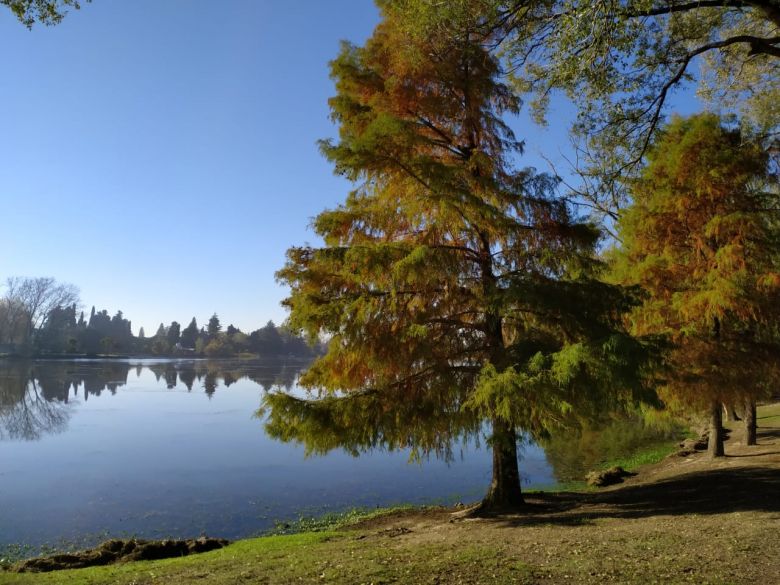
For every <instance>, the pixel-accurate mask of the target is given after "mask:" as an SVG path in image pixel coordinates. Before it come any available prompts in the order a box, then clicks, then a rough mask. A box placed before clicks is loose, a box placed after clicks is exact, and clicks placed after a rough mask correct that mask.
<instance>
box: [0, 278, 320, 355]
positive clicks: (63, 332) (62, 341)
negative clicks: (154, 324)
mask: <svg viewBox="0 0 780 585" xmlns="http://www.w3.org/2000/svg"><path fill="white" fill-rule="evenodd" d="M79 302H80V299H79V291H78V289H77V288H76V287H75V286H73V285H70V284H64V283H58V282H57V281H56V280H54V279H53V278H21V277H14V278H9V279H8V280H7V282H6V286H5V291H4V294H3V296H2V297H0V354H14V355H52V354H72V355H80V354H81V355H116V354H124V355H155V356H181V355H188V356H193V355H195V356H207V357H234V356H240V355H252V356H257V355H259V356H296V357H307V358H308V357H314V356H315V355H316V354H317V353H318V351H319V349H320V348H319V347H317V346H315V347H312V346H311V345H309V344H308V343H307V342H306V341H305V340H304V339H302V338H301V337H299V336H297V335H295V334H293V333H292V332H290V331H288V330H287V329H285V328H284V327H277V326H276V325H275V324H274V323H273V321H268V323H266V325H265V326H263V327H261V328H259V329H257V330H255V331H252V332H250V333H244V332H243V331H241V330H240V329H239V328H238V327H235V326H234V325H232V324H231V325H228V326H227V328H224V330H223V327H222V323H221V322H220V320H219V317H218V316H217V314H216V313H215V314H213V315H212V316H211V317H210V318H209V320H208V322H207V324H206V325H205V326H204V327H199V326H198V322H197V320H196V318H195V317H193V318H192V320H191V321H190V322H189V324H188V325H187V326H186V327H184V328H182V326H181V325H180V324H179V323H178V322H177V321H172V322H171V324H170V325H168V326H166V325H165V324H164V323H160V326H159V327H158V328H157V331H156V333H155V334H154V335H153V336H151V337H147V335H146V333H145V331H144V329H143V327H141V328H140V329H139V331H138V336H135V335H133V332H132V324H131V322H130V321H129V320H128V319H126V318H125V316H124V314H123V313H122V311H117V312H116V314H114V315H113V316H112V315H110V314H109V312H108V311H106V310H101V311H97V310H96V309H95V307H94V306H93V307H92V310H91V311H90V313H89V316H86V315H85V314H84V312H83V311H79V310H78V306H79Z"/></svg>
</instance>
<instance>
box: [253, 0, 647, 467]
mask: <svg viewBox="0 0 780 585" xmlns="http://www.w3.org/2000/svg"><path fill="white" fill-rule="evenodd" d="M382 6H383V8H384V20H383V21H382V23H381V24H380V25H379V26H378V27H377V29H376V30H375V31H374V34H373V36H372V37H371V38H370V39H369V40H368V42H367V43H366V45H365V46H364V47H355V46H351V45H345V46H344V47H343V48H342V51H341V53H340V55H339V56H338V57H337V58H336V60H334V61H333V63H332V64H331V71H332V76H333V78H334V80H335V82H336V88H337V95H336V96H335V97H334V98H332V99H331V100H330V106H331V112H332V117H333V119H334V120H335V121H336V122H337V123H338V124H339V139H338V141H326V142H323V143H322V145H321V146H322V151H323V153H324V155H325V156H326V157H327V158H328V159H329V160H330V161H331V162H332V163H333V165H334V167H335V170H336V172H337V173H339V174H342V175H344V176H345V177H347V178H348V179H350V180H352V181H353V182H354V183H355V190H354V191H353V192H352V193H350V195H349V196H348V197H347V199H346V201H345V202H344V204H342V205H339V206H338V207H336V208H335V209H331V210H327V211H324V212H323V213H321V214H320V215H319V216H317V217H316V218H315V220H314V222H313V226H314V229H315V231H316V232H317V234H318V235H319V236H320V237H321V238H322V240H323V241H324V246H323V247H319V248H315V247H296V248H292V249H291V250H289V252H288V261H287V264H286V265H285V267H284V268H283V269H282V270H280V271H279V273H278V278H279V280H280V281H281V282H282V283H283V284H285V285H288V286H289V287H290V289H291V293H290V296H289V298H288V299H287V300H286V301H285V305H286V306H287V307H289V308H290V310H291V313H290V319H289V326H290V327H291V328H292V329H293V330H295V331H302V332H304V333H305V334H307V335H308V336H309V338H310V339H320V338H323V337H324V338H327V339H328V345H327V353H326V355H324V356H323V357H321V358H320V359H318V360H317V361H316V362H315V363H314V364H313V365H312V366H311V367H310V368H309V369H308V371H307V372H306V373H305V374H304V375H303V376H302V378H301V383H302V384H303V385H304V386H306V387H308V388H309V389H311V390H312V391H313V392H316V393H317V396H316V397H309V398H314V399H311V400H309V399H302V398H300V397H292V396H286V395H281V394H273V393H272V394H270V395H269V396H268V397H267V398H266V401H265V408H266V410H267V411H268V430H269V433H270V434H271V435H272V436H275V437H277V438H280V439H282V440H292V441H301V442H303V443H305V444H306V446H307V448H308V450H309V451H310V452H314V453H320V452H324V451H327V450H329V449H333V448H337V447H343V448H345V449H346V450H347V451H349V452H350V453H353V454H357V453H359V452H361V451H363V450H366V449H371V448H386V449H396V448H411V449H412V453H413V458H416V457H419V456H422V455H425V454H428V453H435V454H437V455H443V456H445V457H446V456H447V455H448V454H449V453H450V452H451V444H452V442H453V441H456V440H457V439H458V438H459V437H462V436H464V435H470V434H477V433H479V432H480V430H481V429H482V425H483V423H484V421H485V420H490V421H492V422H493V423H494V428H495V425H496V423H498V424H499V425H500V426H502V428H509V429H514V428H522V429H524V430H526V431H529V432H532V433H544V432H547V431H548V430H550V429H552V428H554V427H556V426H560V425H564V424H568V423H572V422H573V421H574V420H576V417H577V416H587V415H588V414H589V413H590V412H592V411H594V410H597V409H598V408H600V406H599V405H600V404H605V403H609V404H614V403H615V402H618V403H632V402H633V401H635V400H637V399H639V398H640V397H642V396H643V395H644V388H643V385H642V381H641V378H640V375H639V374H640V364H642V363H643V362H644V361H645V360H646V358H647V354H648V348H647V347H646V346H645V345H644V344H643V343H640V342H639V341H637V340H635V339H631V338H630V337H628V336H627V335H626V334H625V332H623V331H622V321H621V315H622V313H623V312H624V311H625V310H626V309H628V308H629V307H631V306H633V304H634V303H635V302H636V300H635V292H634V291H633V290H629V289H624V288H622V287H618V286H614V285H608V284H604V283H602V282H599V281H598V275H599V271H600V270H601V268H602V266H601V263H600V262H599V260H598V259H597V257H596V254H595V251H594V250H595V246H596V243H597V241H598V237H599V233H598V231H597V230H596V229H595V227H594V226H593V225H590V224H588V223H586V222H582V221H579V220H578V219H577V218H576V217H574V216H573V215H572V213H571V210H570V208H569V207H568V206H567V205H566V203H565V202H564V201H562V200H560V199H558V198H557V197H556V196H555V189H554V188H555V185H556V182H555V179H554V178H552V177H548V176H545V175H539V174H536V173H535V172H534V171H533V170H531V169H522V170H518V169H516V168H514V167H513V164H512V162H513V160H514V157H515V156H516V154H517V153H518V151H520V150H521V146H522V145H521V143H520V142H519V141H518V140H517V139H516V138H515V136H514V135H513V133H512V131H511V129H510V128H509V127H508V126H507V125H506V123H505V120H504V117H505V116H507V115H511V114H513V113H515V112H516V111H517V109H518V107H519V102H518V100H517V98H516V97H514V96H513V94H512V92H511V91H510V89H509V88H508V87H507V86H506V85H504V84H503V83H502V82H501V81H500V75H501V70H500V67H499V65H498V61H497V60H496V59H495V58H494V57H493V56H491V55H490V53H489V52H488V51H487V50H485V48H484V46H483V44H482V42H481V41H482V40H485V39H478V38H475V37H473V35H469V34H467V33H466V32H465V30H464V31H459V33H458V34H455V35H441V36H436V35H434V36H430V37H428V38H426V39H423V40H415V38H414V37H412V36H410V35H408V34H407V33H406V31H405V29H404V27H403V26H402V25H403V23H402V22H400V21H399V20H398V18H397V15H396V13H395V12H394V10H393V9H392V5H391V4H385V3H383V4H382ZM511 432H512V437H514V434H513V432H514V431H511ZM512 449H514V446H513V447H512Z"/></svg>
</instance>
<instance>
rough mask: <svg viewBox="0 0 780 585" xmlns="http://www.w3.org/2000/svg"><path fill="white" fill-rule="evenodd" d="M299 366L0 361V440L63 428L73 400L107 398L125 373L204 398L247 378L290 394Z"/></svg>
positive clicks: (36, 435) (23, 438)
mask: <svg viewBox="0 0 780 585" xmlns="http://www.w3.org/2000/svg"><path fill="white" fill-rule="evenodd" d="M305 365H306V364H305V363H301V362H299V361H290V362H280V361H254V360H253V361H243V360H242V361H238V360H236V361H231V360H223V361H206V360H193V361H158V360H155V361H148V362H145V361H140V362H139V361H87V360H79V361H66V360H62V361H59V360H57V361H53V360H52V361H17V360H0V441H9V440H10V441H35V440H38V439H40V438H41V437H43V436H44V435H47V434H53V433H60V432H62V431H64V430H65V429H66V428H67V425H68V421H69V420H70V417H71V415H72V414H73V412H74V408H75V406H76V405H75V404H74V401H73V398H76V399H78V398H79V394H81V396H80V398H81V400H83V401H84V402H86V401H88V400H89V398H90V396H101V395H102V394H103V393H104V392H108V393H110V394H111V395H114V394H116V393H117V391H118V390H119V388H121V387H122V386H125V385H126V384H127V383H128V376H129V374H130V372H131V371H133V372H135V375H136V377H141V375H142V374H143V371H144V369H148V370H150V371H151V372H152V373H153V374H154V377H155V378H156V379H157V381H158V382H160V384H161V385H162V384H164V387H165V388H167V389H169V390H174V389H176V387H177V386H178V385H179V384H181V386H183V389H186V390H187V392H192V391H196V392H197V391H200V390H202V391H204V392H205V393H206V394H207V395H208V396H209V398H211V397H212V396H213V395H214V393H215V392H216V391H217V390H218V389H219V388H220V386H224V387H225V388H228V387H229V386H230V385H232V384H234V383H235V382H237V381H239V380H242V379H248V380H251V381H253V382H255V383H257V384H258V385H260V386H261V387H262V388H263V390H265V391H266V392H267V391H269V390H271V389H272V388H279V389H282V388H283V389H285V390H286V391H290V390H291V389H292V388H293V386H294V384H295V380H296V378H297V376H298V373H299V372H300V371H301V369H302V368H303V367H305ZM76 402H77V401H76Z"/></svg>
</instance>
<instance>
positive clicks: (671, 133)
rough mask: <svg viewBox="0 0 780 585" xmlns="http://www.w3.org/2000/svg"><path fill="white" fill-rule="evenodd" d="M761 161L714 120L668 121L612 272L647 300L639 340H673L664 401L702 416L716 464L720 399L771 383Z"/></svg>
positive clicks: (768, 248) (768, 195) (778, 277)
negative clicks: (641, 291) (653, 337)
mask: <svg viewBox="0 0 780 585" xmlns="http://www.w3.org/2000/svg"><path fill="white" fill-rule="evenodd" d="M768 179H769V176H768V167H767V155H766V153H765V152H764V151H763V150H762V149H761V147H760V146H759V145H758V144H757V143H755V142H750V141H749V140H746V139H745V138H744V137H743V136H741V134H740V132H739V131H737V130H729V129H727V128H725V127H723V126H722V125H721V121H720V119H719V118H718V117H717V116H716V115H714V114H702V115H698V116H693V117H691V118H687V119H683V118H679V117H678V118H676V119H675V120H673V121H672V123H671V124H670V125H669V126H668V127H667V128H666V129H665V130H664V133H663V135H662V137H661V138H660V139H659V140H658V141H657V143H656V144H655V145H654V146H653V148H652V149H651V151H650V153H649V155H648V165H647V167H646V169H645V170H644V173H643V175H642V177H641V179H640V180H638V181H637V182H635V184H634V185H633V193H632V195H633V199H634V201H635V203H634V204H633V206H632V207H631V208H630V209H628V210H627V211H626V213H625V215H624V216H623V217H622V219H621V221H620V237H621V239H622V242H623V243H622V246H621V247H620V250H619V251H618V252H617V255H616V260H617V261H616V269H615V271H616V274H617V275H618V279H619V280H620V281H622V282H624V283H630V284H637V285H641V286H642V287H643V288H644V289H646V291H647V292H648V293H649V296H648V298H647V300H646V302H645V303H644V304H643V305H642V306H641V307H639V308H638V309H637V310H636V311H635V312H634V313H633V316H632V320H633V327H634V330H635V332H636V333H637V334H651V333H652V334H663V335H666V336H668V338H669V339H670V340H671V342H672V344H673V348H672V350H671V352H670V354H669V357H668V362H669V367H668V369H667V371H666V383H665V384H664V386H663V388H662V391H663V397H664V398H665V399H666V401H667V402H669V403H670V404H675V403H677V404H678V405H680V406H682V407H684V408H694V409H696V410H700V411H703V412H708V413H709V419H710V445H709V452H710V454H711V455H712V456H722V455H723V454H724V453H723V436H722V430H721V412H722V410H721V403H724V402H725V403H729V404H733V403H739V402H743V401H744V402H745V403H746V409H745V410H746V417H745V418H746V425H747V437H748V443H751V442H752V443H755V426H754V425H755V417H754V415H753V410H754V409H755V398H756V397H757V396H760V395H761V394H763V393H765V392H767V391H768V390H769V389H770V387H773V386H776V384H777V382H778V375H780V372H778V362H777V355H778V353H779V352H780V346H778V342H777V330H776V324H777V318H778V309H780V304H779V302H780V294H778V293H780V272H778V264H777V262H778V251H779V250H780V247H778V246H779V244H780V242H779V241H778V232H777V225H778V221H777V220H778V212H777V209H778V206H777V195H776V194H773V193H772V192H771V191H770V190H768V189H766V186H767V180H768Z"/></svg>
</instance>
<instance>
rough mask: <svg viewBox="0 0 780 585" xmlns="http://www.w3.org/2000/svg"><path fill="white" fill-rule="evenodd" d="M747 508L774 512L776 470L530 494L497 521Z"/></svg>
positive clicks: (779, 480) (779, 485) (779, 503)
mask: <svg viewBox="0 0 780 585" xmlns="http://www.w3.org/2000/svg"><path fill="white" fill-rule="evenodd" d="M747 511H760V512H780V470H778V469H771V468H766V467H743V468H739V469H713V470H708V471H701V472H694V473H688V474H685V475H681V476H678V477H675V478H672V479H667V480H662V481H658V482H654V483H651V484H641V485H631V486H626V487H623V488H619V489H616V490H610V491H606V492H601V493H592V494H582V493H558V494H548V493H542V494H534V495H533V496H531V497H529V503H528V505H527V507H526V508H525V509H523V510H522V511H521V512H520V513H518V514H516V515H512V516H502V517H501V520H502V521H504V522H506V523H508V524H509V525H511V526H529V525H539V524H560V525H571V526H578V525H583V524H589V523H591V522H593V521H594V520H596V519H599V518H646V517H651V516H660V515H672V516H674V515H683V514H719V513H724V512H747Z"/></svg>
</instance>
